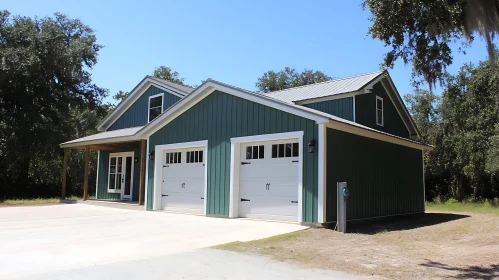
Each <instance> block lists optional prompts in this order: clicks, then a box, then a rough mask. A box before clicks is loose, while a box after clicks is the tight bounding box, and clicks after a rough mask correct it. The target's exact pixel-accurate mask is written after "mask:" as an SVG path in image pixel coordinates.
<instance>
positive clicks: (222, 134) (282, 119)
mask: <svg viewBox="0 0 499 280" xmlns="http://www.w3.org/2000/svg"><path fill="white" fill-rule="evenodd" d="M291 131H304V136H303V141H304V150H303V151H302V153H303V160H304V162H303V168H304V170H303V220H304V221H305V222H316V221H317V191H318V189H317V176H318V173H317V168H318V166H317V164H318V163H317V153H315V154H311V153H307V152H306V149H307V148H306V146H307V143H308V142H309V141H310V140H312V139H316V140H317V124H315V122H314V121H312V120H308V119H305V118H302V117H299V116H296V115H293V114H290V113H286V112H283V111H280V110H276V109H273V108H270V107H268V106H264V105H261V104H258V103H254V102H251V101H248V100H245V99H242V98H239V97H235V96H232V95H229V94H225V93H223V92H220V91H215V92H213V93H211V94H210V95H209V96H207V97H206V98H204V99H203V100H201V101H200V102H199V103H197V104H196V105H194V106H193V107H192V108H190V109H189V110H187V111H186V112H184V113H183V114H182V115H180V116H178V117H177V118H176V119H175V120H173V121H172V122H170V123H169V124H167V125H166V126H164V127H163V128H161V129H160V130H158V131H157V132H156V133H154V134H153V135H151V136H150V138H149V150H150V151H153V150H154V147H155V146H156V145H162V144H172V143H182V142H191V141H200V140H208V166H207V168H208V178H207V180H208V190H207V193H208V195H207V214H208V215H218V216H228V215H229V195H230V193H229V185H230V182H229V180H230V138H232V137H242V136H250V135H259V134H270V133H282V132H291ZM153 184H154V161H149V169H148V186H147V188H148V189H147V208H148V209H152V201H153Z"/></svg>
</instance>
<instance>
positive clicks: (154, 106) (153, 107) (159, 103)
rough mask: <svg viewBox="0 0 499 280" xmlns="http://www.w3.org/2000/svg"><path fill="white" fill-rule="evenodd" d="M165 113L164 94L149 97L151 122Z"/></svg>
mask: <svg viewBox="0 0 499 280" xmlns="http://www.w3.org/2000/svg"><path fill="white" fill-rule="evenodd" d="M162 112H163V93H160V94H156V95H153V96H150V97H149V122H150V121H152V120H154V119H155V118H156V117H157V116H159V115H160V114H161V113H162Z"/></svg>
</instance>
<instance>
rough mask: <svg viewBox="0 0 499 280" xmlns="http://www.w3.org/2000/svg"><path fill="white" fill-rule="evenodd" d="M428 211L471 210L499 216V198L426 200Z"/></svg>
mask: <svg viewBox="0 0 499 280" xmlns="http://www.w3.org/2000/svg"><path fill="white" fill-rule="evenodd" d="M426 210H427V211H449V212H471V213H480V214H495V215H498V216H499V199H497V198H496V199H494V200H483V201H471V200H465V201H462V202H458V201H457V200H454V199H449V200H447V201H445V202H426Z"/></svg>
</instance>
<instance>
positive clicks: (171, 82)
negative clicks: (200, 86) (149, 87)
mask: <svg viewBox="0 0 499 280" xmlns="http://www.w3.org/2000/svg"><path fill="white" fill-rule="evenodd" d="M147 77H149V78H153V79H158V80H162V81H165V82H168V83H172V84H175V85H178V86H182V87H188V88H190V89H194V88H193V87H191V86H189V85H184V84H179V83H175V82H172V81H170V80H167V79H162V78H158V77H155V76H151V75H147Z"/></svg>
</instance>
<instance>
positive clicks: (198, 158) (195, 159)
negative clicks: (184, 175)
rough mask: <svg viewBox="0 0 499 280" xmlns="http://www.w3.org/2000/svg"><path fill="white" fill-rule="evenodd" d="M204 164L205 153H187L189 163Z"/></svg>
mask: <svg viewBox="0 0 499 280" xmlns="http://www.w3.org/2000/svg"><path fill="white" fill-rule="evenodd" d="M199 162H203V151H189V152H187V163H199Z"/></svg>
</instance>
